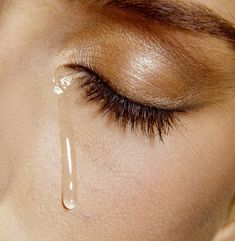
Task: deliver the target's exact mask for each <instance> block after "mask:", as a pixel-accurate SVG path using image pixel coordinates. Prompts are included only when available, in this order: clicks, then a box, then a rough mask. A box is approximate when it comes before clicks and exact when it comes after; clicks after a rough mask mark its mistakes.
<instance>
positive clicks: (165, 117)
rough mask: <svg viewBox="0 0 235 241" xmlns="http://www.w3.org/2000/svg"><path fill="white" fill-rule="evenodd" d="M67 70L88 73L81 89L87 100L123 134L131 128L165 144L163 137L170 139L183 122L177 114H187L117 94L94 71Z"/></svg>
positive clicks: (81, 69)
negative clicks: (171, 133) (123, 131)
mask: <svg viewBox="0 0 235 241" xmlns="http://www.w3.org/2000/svg"><path fill="white" fill-rule="evenodd" d="M68 67H69V68H73V69H74V70H75V71H82V72H84V73H86V75H85V76H86V77H85V78H84V82H82V84H81V85H80V88H82V89H84V92H85V98H86V100H87V101H88V102H95V103H97V104H98V106H99V111H100V112H101V113H104V115H107V116H108V117H109V118H110V119H111V120H113V121H114V122H116V123H117V124H118V125H119V126H121V127H122V128H124V130H125V129H126V127H127V126H129V127H130V128H131V130H132V131H135V130H140V131H141V132H142V133H143V134H144V135H145V136H146V137H147V138H155V137H158V138H159V139H160V141H162V142H163V137H164V135H168V134H169V133H170V131H171V130H172V129H173V128H174V127H176V126H177V124H178V123H179V122H180V121H179V118H178V114H179V112H184V111H177V110H173V109H168V110H167V109H160V108H156V107H154V106H147V105H143V104H140V103H136V102H134V101H132V100H130V99H129V98H127V97H125V96H123V95H120V94H118V93H117V92H116V91H115V90H114V89H113V88H112V87H111V86H110V85H108V84H107V82H106V81H105V80H103V79H102V78H101V77H100V76H99V75H98V74H97V73H96V72H94V71H93V70H90V69H88V68H86V67H80V66H76V65H69V66H68ZM78 69H79V70H78Z"/></svg>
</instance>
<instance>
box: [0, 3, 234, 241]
mask: <svg viewBox="0 0 235 241" xmlns="http://www.w3.org/2000/svg"><path fill="white" fill-rule="evenodd" d="M86 2H88V1H80V3H73V2H72V1H71V2H70V3H68V2H67V3H65V1H56V0H53V1H52V0H51V1H46V0H44V1H39V0H36V1H31V0H23V1H19V0H14V1H7V0H6V1H2V3H1V4H0V10H1V11H0V12H1V14H0V33H1V34H0V66H1V68H0V76H1V89H0V93H1V94H0V116H1V118H0V133H1V140H0V153H1V157H0V163H1V170H0V195H1V196H0V200H1V201H0V240H4V241H13V240H18V241H31V240H34V241H37V240H38V241H39V240H40V241H41V240H44V241H54V240H56V241H62V240H69V241H84V240H85V241H94V240H97V241H107V240H110V241H111V240H112V241H119V240H120V241H121V240H122V241H123V240H125V241H137V240H138V241H146V240H147V241H184V240H185V241H189V240H190V241H211V240H212V239H213V238H214V236H215V235H216V234H217V235H218V236H217V237H218V238H217V239H216V241H225V240H230V239H225V238H224V235H223V234H224V231H225V227H223V226H224V225H225V224H226V223H232V222H233V219H230V220H229V221H228V219H229V215H230V213H231V209H232V205H233V200H234V196H235V172H234V170H235V148H234V143H235V128H234V123H235V91H234V89H233V86H234V84H235V83H234V80H235V69H234V66H235V56H234V51H233V50H232V48H230V47H229V46H228V44H227V42H226V41H224V40H221V39H217V38H215V37H209V36H205V35H201V34H192V33H190V32H187V33H185V32H184V31H183V32H182V31H179V30H175V29H174V30H172V29H170V28H168V27H163V26H159V24H153V23H150V22H148V21H146V22H145V20H144V19H143V18H142V17H140V18H134V16H133V14H131V13H122V12H120V10H110V12H106V11H105V12H104V11H102V9H101V8H100V7H98V6H97V5H96V3H95V1H93V4H92V5H90V7H89V8H87V3H86ZM194 2H201V3H202V4H204V5H206V6H208V7H209V8H210V9H212V10H214V11H215V12H216V13H218V14H219V15H220V16H221V17H223V18H225V19H227V20H229V21H231V22H232V23H234V24H235V20H234V19H233V15H234V14H233V13H234V11H235V1H233V0H232V1H231V0H230V1H226V0H217V1H212V0H207V1H204V0H203V1H199V0H194ZM133 18H134V20H133ZM136 19H137V20H136ZM138 23H141V24H139V25H138ZM147 26H149V27H148V28H147ZM147 29H148V30H147ZM148 31H150V32H151V34H152V37H153V38H154V36H155V37H157V36H158V35H159V36H160V35H161V36H162V38H165V36H166V35H167V34H168V32H169V36H170V37H169V38H168V40H167V41H163V42H164V43H165V44H162V45H158V47H156V45H155V47H154V48H149V46H153V44H154V42H151V41H150V42H149V41H147V33H149V32H148ZM172 31H173V32H174V34H173V35H172V33H173V32H172ZM158 33H159V34H158ZM173 37H174V40H175V39H176V40H177V41H178V42H179V43H184V45H186V46H188V50H189V51H191V52H192V56H193V57H194V59H197V60H199V62H201V61H206V62H207V66H211V67H214V69H213V71H214V72H213V74H212V75H211V76H209V75H208V76H207V75H204V76H206V78H205V81H208V86H209V87H208V91H210V92H209V93H210V94H209V97H210V98H208V95H207V94H206V93H208V92H205V91H204V90H205V88H204V90H203V88H202V89H201V91H199V89H200V88H201V87H202V85H203V84H205V81H204V82H203V81H202V78H201V77H202V74H203V73H202V72H200V73H199V74H198V73H194V72H187V71H188V69H187V66H189V65H186V68H183V67H182V66H181V64H182V62H183V61H184V59H183V58H181V59H182V62H181V61H178V60H176V59H174V56H173V53H174V52H173V51H174V50H173V47H172V51H170V53H169V54H165V49H167V48H170V47H171V46H172V43H173V42H174V43H175V41H172V38H173ZM158 40H159V41H160V40H161V39H158ZM160 42H161V41H160ZM163 42H162V43H163ZM98 43H99V46H98ZM159 46H160V47H159ZM190 46H191V47H190ZM195 48H197V50H198V51H194V52H195V53H193V49H195ZM97 49H100V50H101V51H100V52H99V51H98V50H97ZM81 50H82V51H83V52H82V51H81ZM88 50H89V51H88ZM71 52H73V53H75V54H73V57H74V56H75V58H76V59H77V60H79V61H81V62H83V63H84V62H86V61H88V60H87V59H88V58H89V61H90V63H91V64H92V65H93V66H95V67H96V68H97V69H99V71H100V72H101V73H102V74H103V75H105V76H106V77H107V79H109V80H110V82H111V84H112V85H113V86H116V87H117V88H118V89H119V91H120V92H121V93H122V94H123V95H126V96H128V97H130V98H132V99H134V100H136V101H140V102H144V103H146V104H147V103H149V102H151V103H154V104H158V105H159V104H161V105H163V106H164V105H166V106H169V105H171V106H173V105H175V106H177V105H178V104H179V103H180V104H182V105H185V104H189V105H190V104H192V105H193V104H195V103H196V104H197V105H196V106H197V107H195V108H193V109H192V110H190V111H188V112H187V113H180V114H179V115H178V118H179V119H180V122H181V123H182V124H183V125H176V126H175V127H174V128H173V129H172V130H171V131H170V133H169V135H165V136H164V143H162V142H160V141H159V140H158V138H155V139H152V138H150V139H148V138H147V137H145V136H144V135H143V134H142V132H141V131H140V130H135V131H134V132H131V131H130V129H129V128H128V127H127V129H126V131H125V132H124V131H123V128H122V126H120V125H118V124H116V123H115V122H114V121H113V120H112V118H107V117H104V116H103V115H102V114H101V113H98V112H97V110H98V104H97V103H96V102H91V103H90V104H87V102H86V100H85V95H84V94H83V90H81V89H74V92H73V93H74V94H71V105H70V107H71V108H72V110H73V111H72V125H73V128H74V130H75V135H76V143H75V149H76V150H77V162H78V186H79V189H78V196H77V199H78V205H77V207H76V208H75V209H74V210H71V211H68V210H66V209H65V208H64V207H63V205H62V203H61V178H62V177H61V153H60V128H61V126H60V123H59V120H58V118H59V117H58V115H59V114H58V113H59V112H61V111H62V112H63V109H62V110H61V108H62V107H61V106H60V105H59V106H58V98H57V96H56V95H55V94H54V93H53V91H52V76H53V73H54V72H55V71H56V69H57V68H58V67H59V66H61V65H64V64H66V63H68V59H69V60H71V58H72V57H71V55H70V54H69V53H71ZM191 52H190V53H191ZM139 56H141V58H140V57H139ZM156 56H157V57H156ZM86 58H87V59H86ZM145 58H147V59H148V60H149V62H147V64H146V65H143V63H144V62H143V59H145ZM185 63H187V61H186V60H185ZM188 64H189V62H188ZM197 64H198V63H197ZM197 64H196V69H199V65H197ZM143 66H144V67H143ZM183 69H184V70H185V72H183ZM204 74H205V73H204ZM156 76H157V77H156ZM191 76H192V77H193V78H195V81H193V82H192V83H191V85H187V86H186V84H185V83H184V82H182V81H180V80H182V79H183V78H182V77H185V78H188V79H190V78H191ZM124 80H125V81H124ZM196 80H197V81H196ZM193 83H194V84H193ZM195 83H197V84H195ZM221 83H223V84H221ZM212 84H213V86H211V85H212ZM224 84H225V85H226V86H230V87H231V88H229V90H228V89H226V88H223V87H224ZM221 86H222V87H221ZM192 89H195V90H198V91H197V92H195V93H200V94H195V95H193V97H191V98H187V96H188V95H189V93H190V91H191V90H192ZM77 91H78V93H81V95H79V94H76V93H77ZM143 93H144V94H143ZM179 96H185V98H186V99H181V98H179ZM178 100H180V101H181V102H177V101H178ZM183 100H184V101H183ZM183 126H184V127H183ZM185 127H186V128H185ZM226 227H227V226H226ZM231 230H232V229H231ZM233 235H234V234H232V233H230V235H229V236H230V237H229V238H231V240H232V238H233Z"/></svg>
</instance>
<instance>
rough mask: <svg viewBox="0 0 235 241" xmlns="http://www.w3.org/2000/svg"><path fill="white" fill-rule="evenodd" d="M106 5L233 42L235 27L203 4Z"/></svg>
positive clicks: (136, 1)
mask: <svg viewBox="0 0 235 241" xmlns="http://www.w3.org/2000/svg"><path fill="white" fill-rule="evenodd" d="M105 6H106V7H109V8H112V7H115V8H118V9H121V10H123V11H131V12H134V13H137V14H139V15H141V16H143V17H145V18H147V19H150V20H154V21H158V22H160V23H163V24H167V25H172V26H175V27H177V28H180V29H183V30H190V31H193V32H199V33H205V34H209V35H212V36H215V37H218V38H222V39H225V40H228V41H231V42H232V43H233V44H234V41H235V27H234V26H233V25H232V23H230V22H229V21H227V20H225V19H223V18H222V17H220V16H218V15H217V14H216V13H215V12H213V11H212V10H211V9H209V8H207V7H206V6H203V5H202V4H195V3H179V2H174V1H171V0H148V1H146V0H107V1H105Z"/></svg>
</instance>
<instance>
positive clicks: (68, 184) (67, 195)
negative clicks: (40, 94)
mask: <svg viewBox="0 0 235 241" xmlns="http://www.w3.org/2000/svg"><path fill="white" fill-rule="evenodd" d="M65 73H67V75H66V74H65ZM73 80H74V76H73V75H71V73H69V71H66V69H65V67H60V68H59V69H57V71H56V72H55V75H54V78H53V91H54V93H55V94H56V95H57V96H58V108H59V127H60V142H61V162H62V203H63V205H64V207H65V208H67V209H69V210H72V209H74V208H75V207H76V203H77V188H78V185H77V160H76V151H75V150H76V149H75V134H74V128H73V125H72V121H71V120H72V105H71V99H72V96H71V93H72V88H70V87H71V86H72V85H73ZM73 87H74V86H73Z"/></svg>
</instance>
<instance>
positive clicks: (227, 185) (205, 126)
mask: <svg viewBox="0 0 235 241" xmlns="http://www.w3.org/2000/svg"><path fill="white" fill-rule="evenodd" d="M231 109H233V107H231ZM83 116H86V115H83ZM220 116H223V118H222V119H221V117H220ZM84 118H86V117H84ZM183 118H184V117H183ZM89 119H90V118H89ZM232 119H233V117H232V116H231V115H226V113H223V111H222V112H221V113H218V111H214V110H211V111H209V110H207V111H205V112H201V113H197V114H195V115H193V114H192V116H190V115H189V116H188V117H185V119H184V121H185V124H186V125H187V127H188V128H187V129H188V130H187V131H186V130H184V129H183V128H182V129H181V130H178V131H173V132H172V135H171V136H169V137H166V139H165V144H164V145H163V144H160V143H158V144H156V143H155V144H150V143H148V141H146V142H145V141H143V140H142V138H141V137H138V136H133V135H131V134H130V135H129V133H127V134H126V135H123V136H121V135H120V131H119V130H118V129H117V128H110V130H109V128H107V126H105V125H103V120H100V119H99V118H98V119H95V121H94V122H93V121H90V120H89V121H87V122H86V123H87V129H86V131H87V130H89V132H88V131H87V133H86V135H85V133H83V132H82V133H81V132H80V138H78V142H80V141H79V140H81V136H86V141H87V143H86V144H85V145H84V146H83V145H82V144H81V142H80V143H78V146H79V145H80V146H83V150H82V153H83V157H81V160H80V164H79V165H80V171H79V176H80V178H81V189H83V188H84V190H87V193H86V192H85V193H84V197H81V198H86V201H87V204H86V205H87V206H89V209H88V210H89V211H88V213H89V212H90V213H89V215H91V216H92V215H95V216H96V217H99V218H100V220H102V225H101V224H100V223H99V221H98V222H97V223H93V224H94V227H96V228H97V229H98V228H99V232H102V231H103V232H105V230H106V229H109V232H113V233H115V234H116V235H121V237H122V238H123V237H124V236H122V235H124V234H122V233H121V231H120V232H119V231H118V228H119V229H120V230H125V232H124V233H125V235H127V236H128V235H129V236H128V238H129V240H132V239H133V240H135V239H134V237H136V238H137V237H138V238H140V240H142V239H141V237H142V238H143V240H144V238H146V237H148V240H185V239H186V238H187V240H199V238H200V240H209V239H210V238H212V236H213V235H214V233H215V232H216V230H217V229H218V227H219V226H220V225H221V223H222V221H223V219H224V218H225V216H226V214H227V210H228V208H229V201H230V200H231V198H232V195H233V194H234V190H235V176H234V171H233V170H234V168H235V159H234V157H235V152H234V148H233V146H232V143H234V137H235V135H234V132H233V131H232V130H233V129H232V126H231V125H230V123H231V120H232ZM87 120H88V118H87ZM225 126H226V128H225ZM97 133H99V134H98V135H97ZM100 133H102V135H100ZM86 141H85V142H86ZM91 153H93V154H94V155H92V154H91ZM81 195H82V194H81ZM90 207H92V208H90ZM84 210H87V209H86V208H85V209H84ZM110 210H111V211H110ZM111 220H112V221H111ZM110 222H111V223H112V225H110ZM98 223H99V225H98ZM130 224H131V225H130ZM96 225H97V226H96ZM100 227H101V228H100ZM112 228H114V229H113V230H112ZM122 232H123V231H122ZM127 236H125V238H126V237H127ZM202 238H203V239H202Z"/></svg>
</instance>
